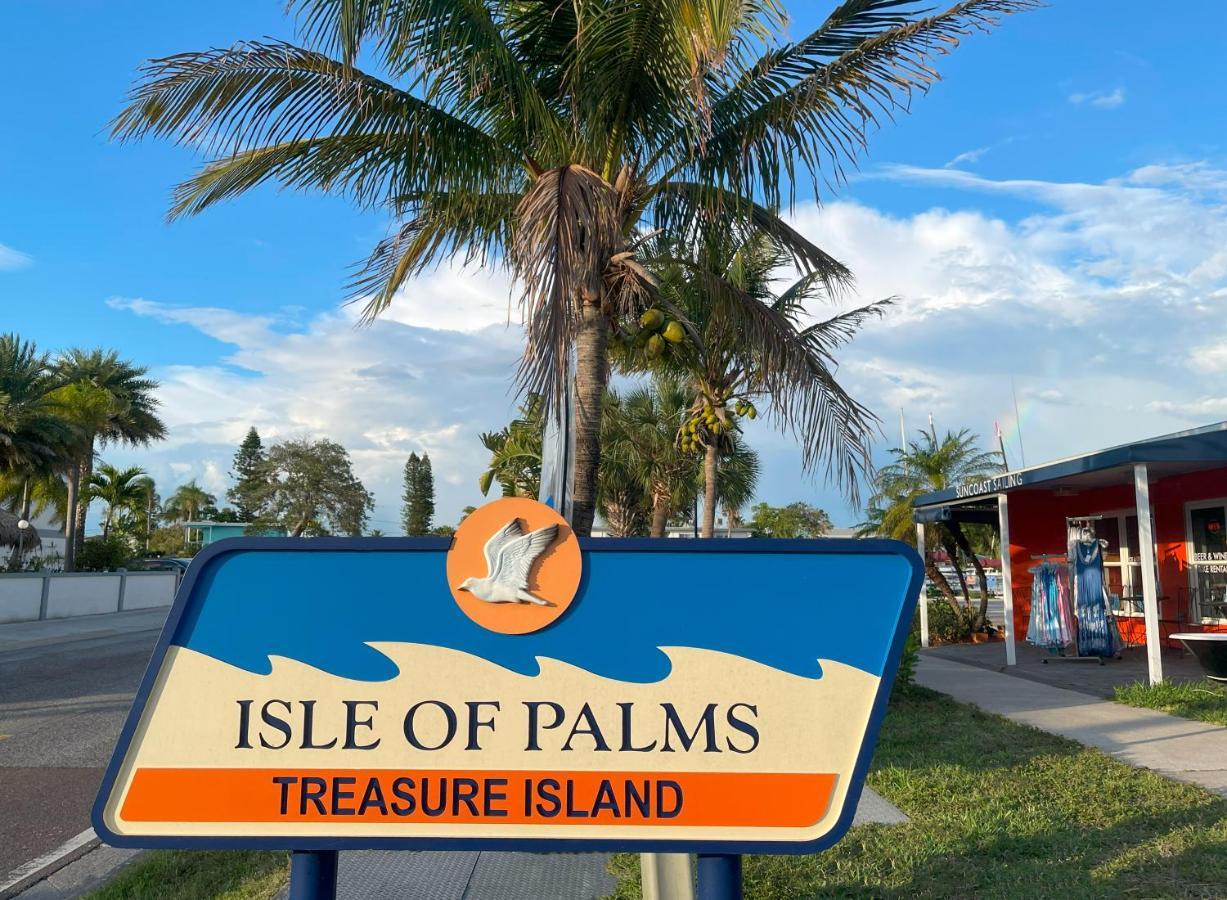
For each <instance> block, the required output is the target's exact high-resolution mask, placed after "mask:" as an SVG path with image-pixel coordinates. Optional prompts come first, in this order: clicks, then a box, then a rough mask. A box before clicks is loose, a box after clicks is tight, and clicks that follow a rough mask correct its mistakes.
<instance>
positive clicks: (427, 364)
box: [107, 298, 521, 533]
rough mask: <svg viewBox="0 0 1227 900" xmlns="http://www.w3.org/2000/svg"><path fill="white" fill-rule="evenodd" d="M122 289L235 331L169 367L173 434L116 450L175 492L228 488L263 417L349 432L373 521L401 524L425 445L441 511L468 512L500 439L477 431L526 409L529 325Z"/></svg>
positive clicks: (165, 375) (319, 432) (345, 441)
mask: <svg viewBox="0 0 1227 900" xmlns="http://www.w3.org/2000/svg"><path fill="white" fill-rule="evenodd" d="M109 303H110V305H111V306H112V307H114V308H118V309H126V310H129V311H131V312H133V313H136V314H137V315H142V316H146V317H149V318H153V319H155V320H157V321H160V322H165V323H167V324H168V325H187V326H190V327H192V328H195V329H197V330H198V331H201V332H203V333H204V334H207V335H209V336H211V337H214V338H216V339H218V340H221V341H225V342H227V343H230V344H233V345H234V350H233V352H231V353H230V354H229V355H227V356H226V357H225V359H223V360H221V361H220V363H219V364H217V365H208V366H171V367H168V368H165V369H163V370H160V371H157V372H155V373H154V374H155V375H156V376H157V377H158V378H159V380H160V381H161V387H160V388H159V397H160V399H161V401H162V412H163V417H164V418H165V420H166V422H167V425H168V427H169V437H168V438H167V440H165V441H162V442H160V443H158V444H157V445H155V446H154V447H152V448H148V449H142V450H136V451H123V450H119V449H118V448H117V449H115V450H113V451H109V452H108V454H107V456H108V458H109V457H111V456H115V457H121V456H124V457H129V458H131V459H132V460H133V461H139V462H140V464H141V465H143V466H145V467H146V468H147V469H149V470H150V472H151V473H152V474H153V475H154V476H155V478H156V479H157V480H158V481H159V482H160V487H161V490H162V492H163V493H169V492H170V491H171V490H173V488H174V486H175V485H176V484H180V483H183V482H184V481H187V480H189V479H192V478H195V479H197V480H199V482H200V483H201V485H203V486H205V487H206V488H208V489H209V490H210V491H211V492H213V493H215V494H218V495H219V497H220V496H221V495H223V494H224V492H225V489H226V486H227V476H228V472H229V469H230V464H231V457H232V455H233V453H234V450H235V448H236V447H237V445H238V442H239V441H240V440H242V438H243V435H244V434H245V433H246V431H247V429H248V427H250V426H252V425H254V426H255V427H256V428H257V429H258V430H259V432H260V435H261V437H262V438H263V439H264V440H265V442H266V443H268V442H271V441H276V440H280V439H285V438H289V437H301V436H313V437H329V438H331V439H333V440H336V441H338V442H339V443H341V444H342V445H344V446H345V447H346V448H347V449H348V450H349V452H350V455H351V457H352V459H353V461H354V467H355V470H356V472H357V474H358V476H359V477H360V478H361V479H362V480H363V482H364V483H365V484H366V485H367V487H368V488H369V489H370V490H372V491H373V492H374V493H375V495H376V501H377V508H376V512H375V515H374V520H375V521H373V522H372V526H373V527H379V528H382V529H383V530H384V531H385V532H388V533H395V532H396V531H397V530H398V525H397V521H398V520H399V496H400V477H401V469H402V467H403V466H404V462H405V457H406V456H408V454H409V453H410V452H411V451H416V452H419V453H420V452H422V451H426V452H429V453H430V457H431V461H432V463H433V466H434V471H435V480H436V488H437V491H438V511H439V515H438V518H439V521H441V522H455V521H456V519H457V518H458V515H459V511H460V509H461V508H462V507H464V506H466V505H468V504H470V503H477V502H479V501H480V499H481V495H480V493H479V492H478V490H477V486H476V484H477V476H478V474H480V472H481V470H482V466H483V464H484V463H485V461H486V453H485V451H484V450H483V449H482V447H481V445H480V444H479V443H478V441H477V435H478V433H480V432H481V431H486V430H490V429H492V428H497V427H500V426H501V425H502V424H503V423H505V422H506V421H507V420H508V418H509V417H510V414H511V413H512V411H513V409H514V406H515V402H514V399H515V398H514V397H513V396H512V389H511V386H512V383H513V377H514V372H515V367H516V363H517V362H518V359H519V353H520V349H521V338H520V330H519V329H518V328H510V329H509V328H506V327H503V326H494V325H486V326H484V327H474V328H473V329H472V330H471V331H468V332H462V331H444V330H431V329H426V328H421V327H417V326H413V325H406V324H403V323H402V322H398V321H395V320H393V319H381V320H380V321H377V322H376V323H374V324H373V325H371V326H369V327H361V326H358V325H357V321H356V315H357V313H356V310H354V309H352V308H347V309H343V310H340V311H337V312H333V313H326V314H323V315H319V316H317V317H316V318H315V319H313V320H311V321H310V322H309V323H308V324H307V325H306V327H305V328H303V329H300V330H294V331H290V330H285V329H279V328H277V327H274V326H275V325H277V324H279V323H275V322H274V321H273V320H272V319H270V318H269V317H265V316H247V315H244V314H242V313H237V312H234V311H232V310H223V309H214V308H201V307H175V306H170V305H166V304H162V303H157V302H154V301H149V300H129V299H122V298H120V299H113V300H111V301H109Z"/></svg>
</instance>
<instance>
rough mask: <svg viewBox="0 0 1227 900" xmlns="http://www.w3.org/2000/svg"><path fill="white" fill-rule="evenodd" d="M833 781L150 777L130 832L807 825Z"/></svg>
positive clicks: (147, 773)
mask: <svg viewBox="0 0 1227 900" xmlns="http://www.w3.org/2000/svg"><path fill="white" fill-rule="evenodd" d="M834 788H835V776H834V775H830V774H790V773H766V774H754V773H748V774H742V773H728V772H720V773H712V772H659V773H652V774H645V773H642V772H523V771H515V770H506V771H477V772H474V771H403V770H396V769H390V770H389V769H161V768H142V769H138V770H137V772H136V775H135V776H134V778H133V780H132V786H131V788H129V790H128V795H127V797H126V798H125V799H124V803H123V808H122V810H121V812H120V817H121V818H123V819H124V820H126V821H128V822H325V821H327V822H335V823H337V824H338V825H340V824H342V823H346V822H355V823H356V822H384V823H390V822H410V823H414V824H423V823H432V822H436V823H446V824H449V825H451V824H467V823H482V824H512V825H559V824H568V825H684V826H691V827H698V826H742V827H764V828H766V827H792V828H798V827H805V826H808V825H813V824H814V823H816V822H818V821H819V820H820V819H822V817H823V816H824V815H825V814H826V811H827V808H828V807H829V806H830V803H831V796H832V794H833V792H834Z"/></svg>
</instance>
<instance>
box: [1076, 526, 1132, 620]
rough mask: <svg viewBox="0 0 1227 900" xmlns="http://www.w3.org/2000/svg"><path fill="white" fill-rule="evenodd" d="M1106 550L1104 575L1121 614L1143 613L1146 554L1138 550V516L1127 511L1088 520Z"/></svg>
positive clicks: (1116, 610) (1115, 609)
mask: <svg viewBox="0 0 1227 900" xmlns="http://www.w3.org/2000/svg"><path fill="white" fill-rule="evenodd" d="M1087 524H1088V526H1089V527H1091V529H1092V530H1093V531H1094V532H1095V537H1096V538H1097V539H1098V540H1102V541H1106V542H1107V546H1105V547H1104V550H1103V578H1104V584H1105V585H1106V586H1107V589H1108V594H1109V595H1110V597H1111V600H1112V610H1113V611H1114V612H1115V613H1116V614H1117V615H1120V616H1140V615H1142V609H1143V607H1142V558H1141V556H1140V554H1139V552H1138V546H1139V544H1140V540H1139V538H1138V517H1137V516H1136V515H1135V514H1131V513H1129V512H1126V511H1123V510H1122V511H1118V512H1108V513H1103V514H1102V518H1099V519H1093V520H1091V521H1090V522H1089V523H1087Z"/></svg>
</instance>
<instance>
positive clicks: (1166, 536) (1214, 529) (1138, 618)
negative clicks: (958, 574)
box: [913, 422, 1227, 681]
mask: <svg viewBox="0 0 1227 900" xmlns="http://www.w3.org/2000/svg"><path fill="white" fill-rule="evenodd" d="M914 507H915V509H914V515H913V518H914V519H915V521H916V522H917V525H918V535H919V536H920V540H921V541H923V525H924V524H925V523H929V522H941V521H952V520H955V521H961V522H979V523H989V524H992V525H993V526H994V527H996V528H998V529H999V532H1000V534H1001V536H1002V540H1001V543H1002V546H1003V547H1005V546H1008V547H1009V553H1008V560H1009V564H1008V565H1006V566H1004V567H1003V569H1002V576H1003V578H1002V581H1003V587H1004V591H1005V602H1006V618H1007V621H1006V623H1005V625H1006V629H1005V630H1006V648H1005V649H1006V663H1007V665H1013V664H1014V661H1015V653H1014V649H1015V648H1014V641H1015V640H1016V639H1017V640H1022V639H1024V638H1025V637H1026V633H1027V623H1028V621H1029V619H1030V614H1031V599H1030V598H1031V574H1030V571H1029V570H1030V569H1032V568H1033V567H1034V566H1035V565H1036V558H1037V557H1042V556H1043V555H1044V554H1052V555H1053V556H1059V557H1064V556H1065V553H1066V549H1067V545H1068V540H1069V528H1070V526H1071V525H1073V526H1074V527H1078V528H1089V529H1091V530H1093V531H1094V532H1095V536H1096V537H1098V538H1100V539H1102V540H1103V541H1106V546H1105V549H1104V580H1105V582H1106V584H1107V589H1108V592H1109V594H1110V596H1111V602H1112V606H1113V609H1114V611H1115V612H1116V615H1117V621H1118V623H1119V626H1120V631H1121V635H1122V637H1124V638H1125V640H1126V641H1127V642H1128V643H1134V644H1145V645H1146V646H1147V649H1148V658H1149V663H1150V673H1151V680H1152V681H1157V680H1160V679H1161V678H1162V665H1161V660H1160V657H1159V652H1158V651H1159V647H1160V646H1163V645H1164V644H1171V643H1172V642H1171V640H1170V637H1169V636H1170V635H1172V634H1174V633H1177V632H1189V631H1227V422H1220V423H1219V424H1216V425H1209V426H1206V427H1204V428H1198V429H1194V430H1192V431H1184V432H1179V433H1177V434H1170V435H1164V436H1162V437H1157V438H1151V439H1149V440H1145V441H1139V442H1137V443H1134V444H1126V445H1123V446H1119V447H1111V448H1108V449H1105V450H1098V451H1095V452H1094V453H1089V454H1086V455H1084V456H1077V457H1071V458H1069V459H1063V460H1058V461H1056V462H1052V463H1046V464H1044V465H1040V466H1034V467H1031V468H1027V469H1020V470H1017V471H1014V472H1007V473H1005V474H1003V475H999V476H995V477H993V478H988V479H985V480H983V481H981V482H977V483H974V484H967V485H959V486H958V487H956V488H951V489H949V490H945V491H939V492H936V493H932V494H926V495H923V496H921V497H919V498H917V500H916V502H915V504H914ZM924 612H925V610H924V605H923V604H922V614H923V613H924ZM925 618H926V617H925V616H923V615H922V619H925ZM921 627H922V639H923V640H924V642H925V643H926V644H927V621H922V626H921Z"/></svg>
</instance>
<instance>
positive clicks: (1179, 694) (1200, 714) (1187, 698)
mask: <svg viewBox="0 0 1227 900" xmlns="http://www.w3.org/2000/svg"><path fill="white" fill-rule="evenodd" d="M1115 700H1116V702H1117V703H1124V704H1126V705H1128V706H1141V707H1143V708H1145V709H1157V710H1160V711H1161V712H1165V713H1171V714H1172V715H1173V716H1183V717H1184V718H1186V719H1197V720H1198V721H1201V722H1213V723H1214V724H1215V725H1227V689H1225V688H1223V687H1222V686H1220V685H1217V684H1215V683H1214V682H1212V681H1202V682H1197V683H1185V684H1175V683H1172V682H1170V681H1164V682H1160V683H1159V684H1155V685H1150V684H1146V683H1144V682H1140V681H1139V682H1135V683H1134V684H1128V685H1125V686H1124V687H1118V688H1117V689H1116V694H1115Z"/></svg>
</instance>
